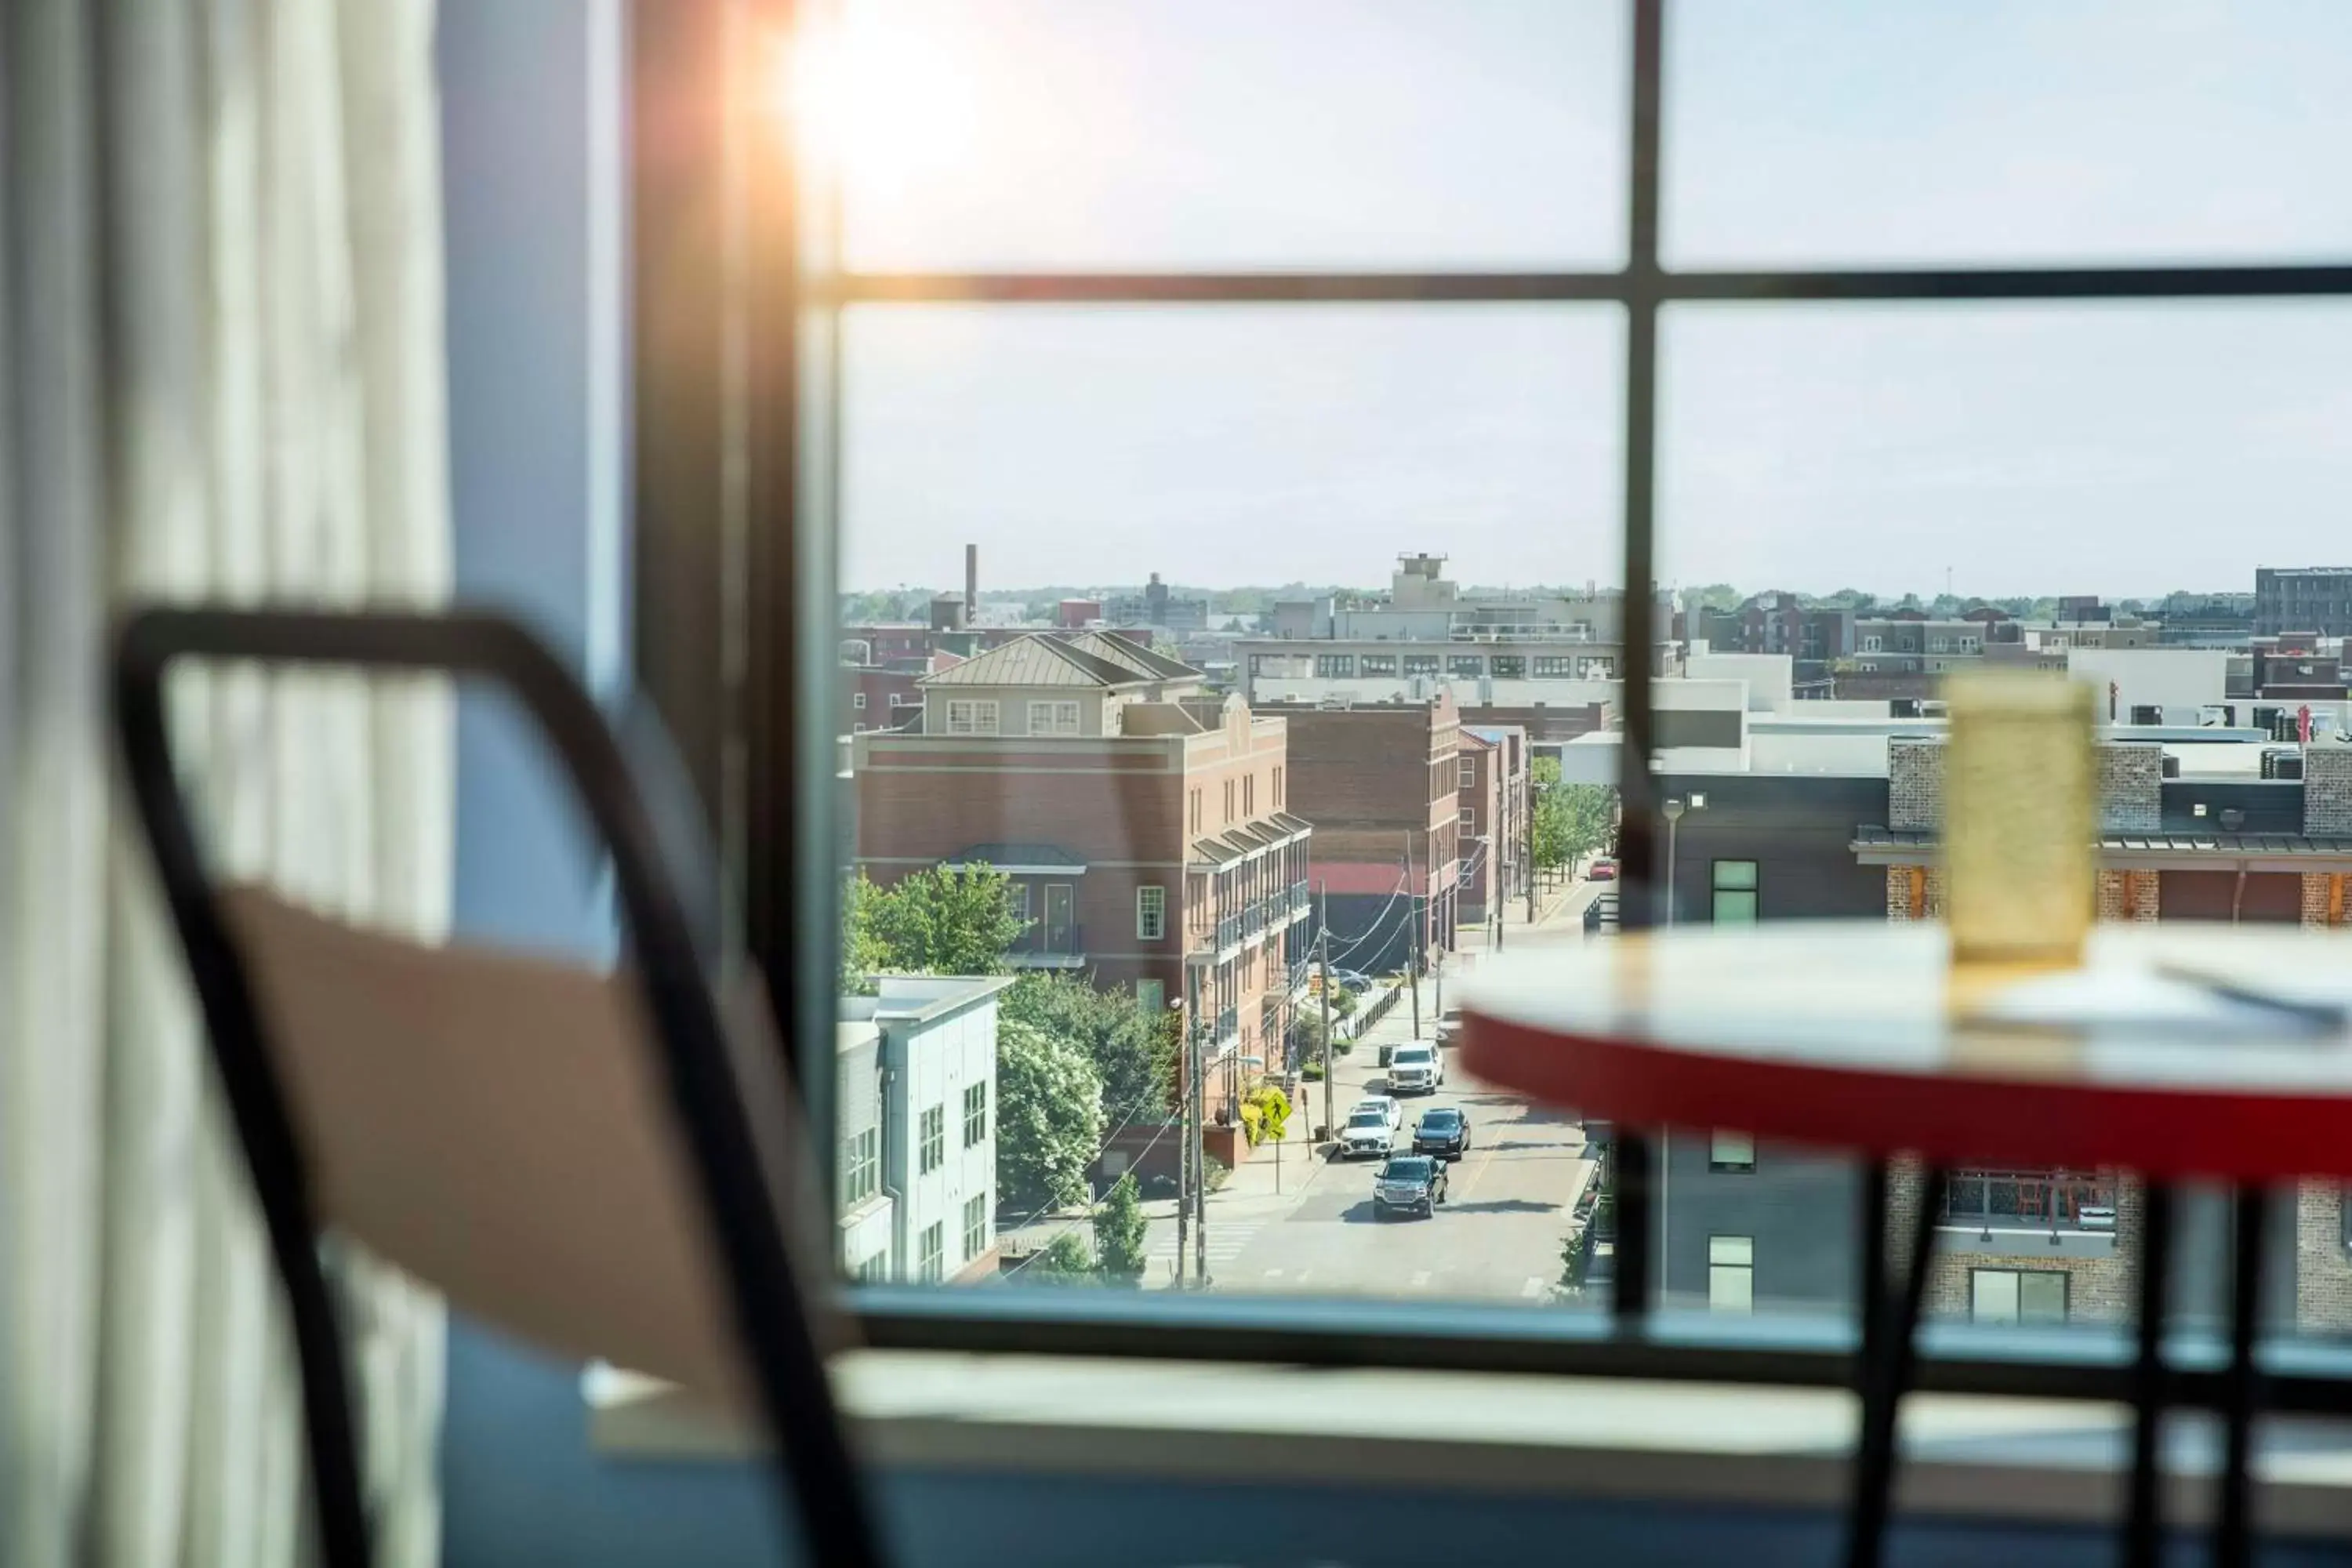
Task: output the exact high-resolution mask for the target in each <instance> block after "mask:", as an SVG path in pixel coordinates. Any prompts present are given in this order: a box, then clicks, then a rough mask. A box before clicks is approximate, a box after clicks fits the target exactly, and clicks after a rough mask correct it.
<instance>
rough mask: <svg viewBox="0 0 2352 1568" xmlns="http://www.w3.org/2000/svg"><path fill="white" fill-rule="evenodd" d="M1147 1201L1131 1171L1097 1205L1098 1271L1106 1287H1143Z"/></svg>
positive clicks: (1096, 1255) (1096, 1262)
mask: <svg viewBox="0 0 2352 1568" xmlns="http://www.w3.org/2000/svg"><path fill="white" fill-rule="evenodd" d="M1146 1228H1147V1227H1146V1225H1145V1221H1144V1218H1143V1200H1142V1197H1141V1195H1140V1194H1138V1193H1137V1191H1136V1188H1135V1173H1134V1172H1133V1171H1129V1173H1127V1174H1125V1175H1123V1176H1121V1177H1120V1178H1119V1179H1118V1181H1116V1182H1114V1183H1113V1184H1111V1189H1110V1191H1109V1192H1108V1193H1105V1194H1103V1201H1102V1202H1101V1203H1099V1204H1097V1205H1095V1268H1096V1269H1097V1271H1098V1272H1099V1273H1100V1274H1101V1277H1102V1280H1103V1283H1105V1284H1106V1285H1128V1286H1133V1285H1137V1284H1139V1283H1140V1282H1141V1281H1142V1279H1143V1241H1144V1232H1145V1229H1146Z"/></svg>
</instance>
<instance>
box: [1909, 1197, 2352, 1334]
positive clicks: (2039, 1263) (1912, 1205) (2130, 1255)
mask: <svg viewBox="0 0 2352 1568" xmlns="http://www.w3.org/2000/svg"><path fill="white" fill-rule="evenodd" d="M1920 1189H1921V1181H1920V1172H1919V1168H1918V1165H1917V1163H1916V1162H1915V1161H1908V1160H1906V1161H1898V1162H1896V1163H1895V1167H1894V1176H1893V1180H1892V1182H1891V1183H1890V1184H1889V1190H1888V1193H1887V1201H1886V1210H1887V1222H1888V1226H1889V1234H1888V1237H1887V1257H1888V1258H1889V1260H1890V1262H1891V1263H1892V1265H1893V1266H1894V1267H1895V1268H1902V1267H1903V1266H1904V1263H1905V1260H1906V1258H1908V1257H1909V1256H1910V1249H1911V1237H1913V1236H1914V1235H1916V1230H1915V1229H1914V1227H1915V1226H1916V1225H1917V1223H1918V1214H1919V1203H1920V1199H1921V1197H1922V1195H1923V1194H1922V1192H1921V1190H1920ZM2145 1223H2146V1209H2145V1206H2144V1205H2143V1203H2142V1200H2141V1195H2140V1189H2139V1187H2138V1185H2137V1184H2135V1183H2130V1182H2125V1183H2120V1184H2118V1185H2117V1189H2116V1239H2115V1250H2114V1251H2113V1252H2112V1253H2110V1254H2108V1255H2105V1256H2103V1257H2098V1258H2053V1257H2050V1256H2049V1255H2048V1254H2047V1253H2046V1252H2042V1251H2036V1250H2034V1249H2032V1247H2030V1246H2029V1247H2027V1248H2026V1249H2025V1250H2022V1251H2016V1252H2009V1251H2002V1252H1991V1251H1986V1250H1983V1249H1982V1248H1981V1247H1977V1246H1974V1245H1970V1246H1969V1247H1950V1246H1949V1245H1948V1244H1939V1245H1938V1247H1937V1252H1936V1256H1935V1257H1934V1258H1932V1259H1931V1260H1930V1261H1929V1263H1928V1265H1927V1303H1926V1309H1925V1310H1926V1312H1927V1316H1929V1317H1931V1318H1947V1319H1958V1320H1965V1319H1967V1318H1968V1316H1969V1312H1970V1311H1971V1310H1972V1309H1973V1305H1974V1300H1975V1284H1974V1281H1973V1280H1972V1279H1971V1278H1970V1276H1971V1275H1972V1274H1973V1273H1974V1272H1975V1271H1976V1270H1977V1269H1979V1268H2014V1269H2020V1270H2034V1271H2055V1272H2059V1273H2063V1274H2064V1275H2066V1276H2067V1277H2068V1279H2067V1285H2066V1312H2067V1316H2068V1318H2069V1319H2071V1320H2076V1321H2088V1322H2128V1321H2130V1320H2131V1316H2132V1313H2133V1311H2134V1310H2135V1306H2136V1300H2135V1298H2136V1291H2135V1288H2134V1284H2133V1280H2134V1278H2135V1273H2136V1269H2135V1265H2136V1263H2137V1258H2138V1256H2139V1238H2140V1232H2141V1230H2142V1228H2143V1226H2144V1225H2145ZM2339 1250H2340V1249H2339ZM2347 1300H2352V1270H2347Z"/></svg>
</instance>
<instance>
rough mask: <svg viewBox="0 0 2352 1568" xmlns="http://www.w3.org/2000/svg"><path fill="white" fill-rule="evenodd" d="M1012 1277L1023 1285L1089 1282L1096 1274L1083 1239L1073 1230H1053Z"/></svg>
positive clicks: (1080, 1283) (1092, 1281)
mask: <svg viewBox="0 0 2352 1568" xmlns="http://www.w3.org/2000/svg"><path fill="white" fill-rule="evenodd" d="M1014 1277H1015V1278H1017V1279H1019V1280H1020V1281H1021V1282H1022V1283H1023V1284H1024V1285H1091V1284H1093V1283H1095V1281H1096V1280H1097V1279H1099V1278H1100V1275H1099V1274H1097V1271H1096V1268H1095V1260H1094V1258H1093V1257H1092V1256H1090V1255H1089V1254H1088V1253H1087V1244H1086V1240H1085V1238H1084V1237H1080V1236H1079V1235H1078V1233H1077V1232H1076V1231H1075V1230H1065V1231H1060V1232H1057V1233H1055V1237H1054V1239H1053V1240H1051V1241H1049V1242H1047V1243H1046V1244H1045V1247H1044V1248H1043V1249H1042V1250H1040V1251H1039V1252H1038V1254H1037V1256H1036V1257H1034V1258H1031V1259H1030V1260H1029V1261H1028V1262H1026V1263H1024V1264H1023V1265H1022V1266H1021V1267H1020V1268H1019V1269H1018V1270H1016V1271H1015V1275H1014Z"/></svg>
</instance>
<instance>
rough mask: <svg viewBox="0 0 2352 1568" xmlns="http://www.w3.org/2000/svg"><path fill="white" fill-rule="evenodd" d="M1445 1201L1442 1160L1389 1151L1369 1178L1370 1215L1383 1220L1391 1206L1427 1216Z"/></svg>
mask: <svg viewBox="0 0 2352 1568" xmlns="http://www.w3.org/2000/svg"><path fill="white" fill-rule="evenodd" d="M1444 1201H1445V1162H1444V1161H1443V1160H1433V1159H1431V1158H1430V1157H1429V1156H1428V1155H1426V1154H1391V1155H1390V1156H1389V1158H1388V1162H1387V1163H1385V1164H1383V1165H1381V1168H1380V1173H1379V1174H1377V1175H1375V1176H1374V1177H1373V1178H1372V1214H1373V1216H1374V1217H1375V1218H1380V1219H1385V1218H1387V1217H1388V1213H1389V1211H1390V1210H1391V1209H1398V1210H1402V1212H1403V1213H1406V1214H1417V1215H1434V1214H1436V1213H1437V1205H1440V1204H1442V1203H1444Z"/></svg>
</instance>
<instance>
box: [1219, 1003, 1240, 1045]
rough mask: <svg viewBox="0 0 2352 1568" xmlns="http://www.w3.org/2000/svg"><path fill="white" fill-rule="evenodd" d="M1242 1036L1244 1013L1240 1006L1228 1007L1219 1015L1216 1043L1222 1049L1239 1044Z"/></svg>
mask: <svg viewBox="0 0 2352 1568" xmlns="http://www.w3.org/2000/svg"><path fill="white" fill-rule="evenodd" d="M1241 1037H1242V1014H1241V1009H1240V1008H1238V1007H1228V1008H1226V1009H1225V1010H1224V1011H1223V1012H1222V1013H1220V1014H1218V1015H1217V1033H1216V1043H1217V1046H1218V1047H1219V1048H1220V1049H1223V1047H1226V1046H1230V1045H1235V1044H1238V1043H1239V1042H1240V1040H1241Z"/></svg>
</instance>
